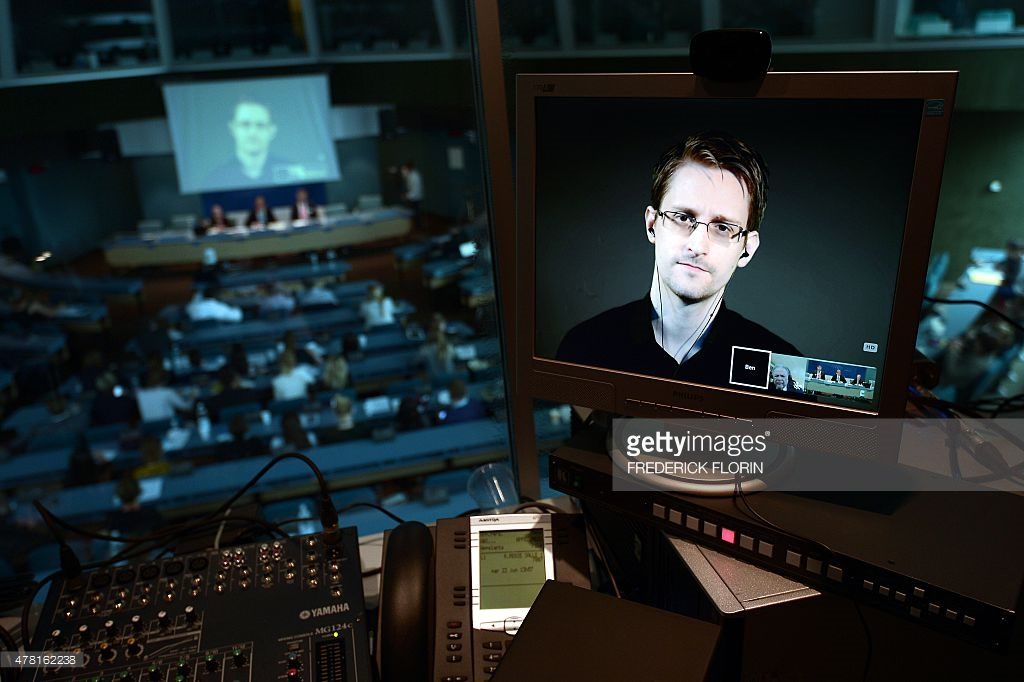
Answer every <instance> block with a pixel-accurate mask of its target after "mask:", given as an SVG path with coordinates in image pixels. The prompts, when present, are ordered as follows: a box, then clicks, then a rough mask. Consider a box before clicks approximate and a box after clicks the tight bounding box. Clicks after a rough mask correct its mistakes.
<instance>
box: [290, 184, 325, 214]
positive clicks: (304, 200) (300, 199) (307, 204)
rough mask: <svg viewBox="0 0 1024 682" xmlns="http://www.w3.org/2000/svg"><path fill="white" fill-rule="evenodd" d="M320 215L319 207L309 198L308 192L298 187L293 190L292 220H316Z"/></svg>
mask: <svg viewBox="0 0 1024 682" xmlns="http://www.w3.org/2000/svg"><path fill="white" fill-rule="evenodd" d="M319 217H320V207H319V206H317V205H316V204H314V203H313V202H312V201H310V200H309V192H307V191H306V190H305V189H304V188H301V187H300V188H299V189H298V190H296V192H295V203H294V204H292V220H316V219H317V218H319Z"/></svg>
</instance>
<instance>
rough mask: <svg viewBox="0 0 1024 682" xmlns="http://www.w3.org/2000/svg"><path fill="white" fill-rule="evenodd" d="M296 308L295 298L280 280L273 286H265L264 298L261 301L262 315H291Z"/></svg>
mask: <svg viewBox="0 0 1024 682" xmlns="http://www.w3.org/2000/svg"><path fill="white" fill-rule="evenodd" d="M294 310H295V298H294V297H293V296H292V295H291V293H289V292H288V289H287V288H286V287H285V286H284V285H282V284H281V283H280V282H278V283H277V284H275V285H274V286H272V287H264V289H263V300H261V301H260V316H261V317H262V316H267V315H291V314H292V312H293V311H294Z"/></svg>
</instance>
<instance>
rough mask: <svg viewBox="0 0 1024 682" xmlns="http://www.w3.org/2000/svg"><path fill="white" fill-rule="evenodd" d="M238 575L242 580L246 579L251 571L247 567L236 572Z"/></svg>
mask: <svg viewBox="0 0 1024 682" xmlns="http://www.w3.org/2000/svg"><path fill="white" fill-rule="evenodd" d="M238 574H239V575H241V576H242V577H243V578H248V577H249V576H251V575H252V569H251V568H249V567H248V566H245V567H243V568H242V570H241V571H239V572H238Z"/></svg>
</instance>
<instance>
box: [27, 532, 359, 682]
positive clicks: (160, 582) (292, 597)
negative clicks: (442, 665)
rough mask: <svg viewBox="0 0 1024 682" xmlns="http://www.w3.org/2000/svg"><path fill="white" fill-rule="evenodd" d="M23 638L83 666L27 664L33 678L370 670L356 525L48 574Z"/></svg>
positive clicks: (214, 681) (150, 678)
mask: <svg viewBox="0 0 1024 682" xmlns="http://www.w3.org/2000/svg"><path fill="white" fill-rule="evenodd" d="M324 576H326V580H321V578H322V577H324ZM33 646H34V647H35V648H36V649H37V650H40V651H79V652H82V653H83V654H84V659H85V667H84V669H83V668H76V669H52V670H47V669H40V670H36V671H33V672H34V677H33V678H32V679H34V680H36V681H37V682H42V680H46V682H72V681H73V680H74V681H76V682H225V681H226V682H232V681H233V680H239V681H246V682H258V681H261V680H263V681H266V682H271V681H274V682H280V681H281V680H285V682H320V680H347V679H360V680H362V679H370V659H369V644H368V638H367V629H366V618H365V613H364V604H363V590H362V576H361V569H360V565H359V549H358V540H357V537H356V531H355V529H354V528H345V529H342V532H341V538H340V541H338V542H336V543H330V544H329V543H327V542H326V541H325V539H324V537H323V536H321V535H307V536H302V537H296V538H285V539H281V540H274V541H268V542H260V543H255V544H249V545H242V546H237V547H230V548H223V549H220V550H216V551H215V550H209V551H206V552H199V553H196V554H191V555H187V556H183V557H174V558H170V559H164V560H157V561H152V562H147V563H143V564H139V565H135V566H120V567H117V568H115V569H108V570H96V571H92V572H87V573H83V574H82V575H81V576H79V577H78V578H75V579H73V580H67V581H63V582H60V581H58V583H57V584H56V586H55V589H52V590H51V591H50V594H49V596H48V598H47V602H46V606H45V607H44V611H43V613H42V615H41V617H40V619H39V627H38V629H37V632H36V636H35V638H34V640H33Z"/></svg>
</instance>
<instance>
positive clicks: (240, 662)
mask: <svg viewBox="0 0 1024 682" xmlns="http://www.w3.org/2000/svg"><path fill="white" fill-rule="evenodd" d="M231 660H232V661H234V663H235V667H236V668H241V667H242V666H244V665H245V664H246V663H247V661H246V660H245V654H243V653H242V650H241V649H235V650H234V651H232V652H231Z"/></svg>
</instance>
